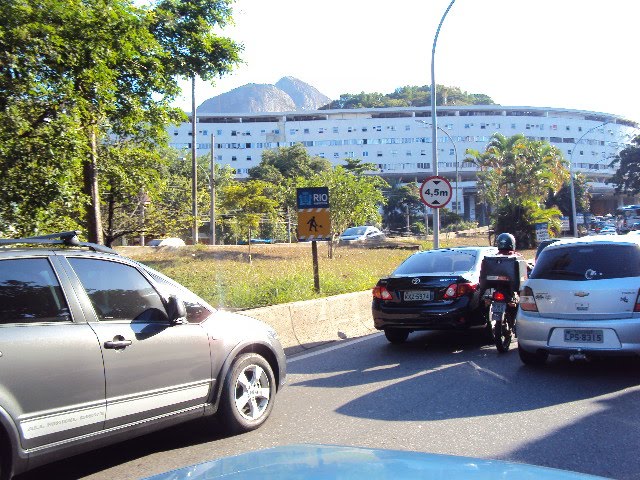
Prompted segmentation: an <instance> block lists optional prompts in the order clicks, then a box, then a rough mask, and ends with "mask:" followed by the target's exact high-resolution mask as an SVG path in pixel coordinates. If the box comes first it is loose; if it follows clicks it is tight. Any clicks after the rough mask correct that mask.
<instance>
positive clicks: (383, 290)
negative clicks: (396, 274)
mask: <svg viewBox="0 0 640 480" xmlns="http://www.w3.org/2000/svg"><path fill="white" fill-rule="evenodd" d="M373 298H379V299H380V300H391V299H392V298H393V297H392V296H391V293H389V290H387V287H384V286H381V285H376V286H375V287H373Z"/></svg>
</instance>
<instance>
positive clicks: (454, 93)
mask: <svg viewBox="0 0 640 480" xmlns="http://www.w3.org/2000/svg"><path fill="white" fill-rule="evenodd" d="M436 92H437V93H436V105H491V104H493V103H494V102H493V100H491V98H490V97H489V96H488V95H485V94H477V93H467V92H463V91H462V90H460V88H459V87H447V86H445V85H437V86H436ZM429 105H431V86H430V85H424V86H422V87H417V86H406V87H401V88H397V89H396V90H395V91H394V92H392V93H389V94H382V93H377V92H376V93H365V92H361V93H357V94H351V93H345V94H342V95H340V98H339V99H338V100H334V101H332V102H331V103H329V104H328V105H325V106H324V107H322V109H352V108H380V107H427V106H429Z"/></svg>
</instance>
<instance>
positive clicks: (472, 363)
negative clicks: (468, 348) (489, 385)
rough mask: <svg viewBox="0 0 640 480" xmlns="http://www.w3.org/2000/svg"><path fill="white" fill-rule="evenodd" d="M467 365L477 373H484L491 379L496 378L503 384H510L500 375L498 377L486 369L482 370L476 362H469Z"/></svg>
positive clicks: (497, 374)
mask: <svg viewBox="0 0 640 480" xmlns="http://www.w3.org/2000/svg"><path fill="white" fill-rule="evenodd" d="M468 363H469V365H471V366H472V367H473V368H475V369H476V371H477V372H483V373H486V374H488V375H491V376H492V377H495V378H497V379H498V380H501V381H503V382H504V383H510V382H509V380H508V379H507V377H503V376H502V375H500V374H499V373H496V372H493V371H491V370H489V369H487V368H482V367H481V366H480V365H478V364H477V363H476V362H474V361H471V360H470V361H469V362H468Z"/></svg>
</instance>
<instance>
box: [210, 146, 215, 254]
mask: <svg viewBox="0 0 640 480" xmlns="http://www.w3.org/2000/svg"><path fill="white" fill-rule="evenodd" d="M214 140H215V138H214V136H213V133H212V134H211V173H210V174H209V178H210V181H211V185H210V188H211V210H210V218H209V226H210V227H211V234H210V237H209V238H210V240H211V245H215V244H216V157H215V155H214V153H215V152H214V143H213V142H214Z"/></svg>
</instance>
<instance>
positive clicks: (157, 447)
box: [14, 418, 227, 480]
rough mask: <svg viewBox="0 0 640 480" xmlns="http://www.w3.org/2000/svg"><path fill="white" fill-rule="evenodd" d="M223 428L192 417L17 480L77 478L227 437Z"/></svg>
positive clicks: (55, 464)
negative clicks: (179, 423)
mask: <svg viewBox="0 0 640 480" xmlns="http://www.w3.org/2000/svg"><path fill="white" fill-rule="evenodd" d="M221 432H222V427H220V426H219V424H218V422H217V421H216V420H215V419H211V418H206V419H202V420H193V421H190V422H187V423H184V424H182V425H177V426H175V427H170V428H167V429H165V430H160V431H158V432H154V433H150V434H148V435H144V436H141V437H137V438H134V439H132V440H127V441H125V442H121V443H117V444H114V445H111V446H109V447H104V448H101V449H99V450H94V451H91V452H88V453H84V454H81V455H77V456H75V457H72V458H71V459H68V460H62V461H59V462H56V463H51V464H48V465H45V466H43V467H40V468H37V469H35V470H32V471H30V472H27V473H25V474H23V475H19V476H17V477H14V478H15V480H40V479H43V478H49V479H55V480H75V479H78V478H82V477H86V476H88V475H91V474H94V473H97V472H100V471H102V470H106V469H108V468H113V467H116V466H118V465H121V464H124V463H127V462H131V461H134V460H136V459H138V458H144V457H148V456H149V455H153V454H158V453H162V452H164V451H169V450H176V449H182V448H188V447H191V446H193V445H199V444H202V443H207V442H213V441H215V440H221V439H223V438H227V435H225V434H223V433H221ZM145 461H146V462H148V461H149V460H148V459H146V460H145Z"/></svg>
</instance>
